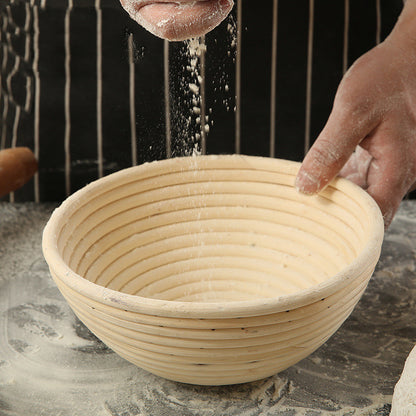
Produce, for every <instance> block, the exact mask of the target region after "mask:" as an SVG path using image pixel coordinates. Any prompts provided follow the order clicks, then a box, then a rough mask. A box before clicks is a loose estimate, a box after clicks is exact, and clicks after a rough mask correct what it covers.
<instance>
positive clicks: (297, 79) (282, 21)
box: [276, 0, 309, 160]
mask: <svg viewBox="0 0 416 416" xmlns="http://www.w3.org/2000/svg"><path fill="white" fill-rule="evenodd" d="M278 15H279V23H278V35H277V36H278V38H277V73H276V84H277V88H276V157H278V158H283V159H290V160H301V159H302V158H303V147H304V133H305V102H306V67H307V47H308V22H309V1H308V0H300V1H298V2H297V7H293V2H291V1H280V2H279V11H278Z"/></svg>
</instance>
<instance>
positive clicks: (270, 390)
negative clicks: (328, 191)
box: [0, 201, 416, 416]
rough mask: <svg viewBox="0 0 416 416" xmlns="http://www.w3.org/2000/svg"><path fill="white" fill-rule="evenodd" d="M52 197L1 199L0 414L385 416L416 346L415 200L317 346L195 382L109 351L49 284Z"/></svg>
mask: <svg viewBox="0 0 416 416" xmlns="http://www.w3.org/2000/svg"><path fill="white" fill-rule="evenodd" d="M53 208H54V206H53V205H50V204H49V205H48V204H40V205H39V204H38V205H36V204H31V203H28V204H8V203H3V204H0V265H1V266H0V415H1V416H23V415H28V414H30V415H35V416H37V415H48V416H50V415H53V416H58V415H60V416H78V415H79V416H85V415H93V416H170V415H182V416H193V415H198V416H217V415H218V416H220V415H221V416H223V415H231V416H234V415H235V416H237V415H238V416H260V415H261V416H272V415H273V416H279V415H285V416H297V415H303V416H327V415H338V416H344V415H345V416H351V415H368V416H370V415H377V416H383V415H385V416H387V415H388V414H389V412H390V403H391V398H392V397H391V396H392V394H393V388H394V385H395V384H396V382H397V380H398V379H399V377H400V373H401V371H402V369H403V365H404V362H405V360H406V357H407V355H408V354H409V352H410V350H411V349H412V347H413V345H414V344H415V343H416V319H415V318H414V317H415V316H416V257H415V254H416V202H412V201H405V202H404V203H403V204H402V207H401V209H400V211H399V213H398V215H397V216H396V218H395V220H394V222H393V224H392V226H391V227H390V229H389V231H388V232H387V234H386V236H385V241H384V245H383V251H382V255H381V259H380V262H379V264H378V267H377V269H376V272H375V274H374V276H373V278H372V280H371V282H370V284H369V287H368V289H367V290H366V292H365V294H364V296H363V298H362V299H361V301H360V302H359V304H358V306H357V307H356V309H355V310H354V312H353V313H352V315H351V316H350V318H349V319H348V320H347V321H346V322H345V323H344V325H343V326H342V327H341V328H340V329H339V330H338V332H337V333H336V334H335V335H334V336H333V337H332V338H331V339H330V340H329V341H328V342H327V343H326V344H325V345H323V346H322V347H321V348H320V349H318V350H317V351H316V352H315V353H314V354H312V355H311V356H309V357H308V358H306V359H304V360H303V361H301V362H300V363H298V364H297V365H295V366H293V367H291V368H289V369H288V370H286V371H284V372H282V373H280V374H278V375H275V376H273V377H270V378H268V379H265V380H261V381H258V382H253V383H247V384H242V385H235V386H225V387H201V386H192V385H186V384H181V383H175V382H171V381H167V380H164V379H162V378H159V377H157V376H154V375H152V374H149V373H147V372H145V371H143V370H141V369H139V368H137V367H135V366H133V365H132V364H130V363H128V362H127V361H125V360H123V359H122V358H120V357H118V356H117V355H116V354H115V353H113V352H112V351H111V350H109V349H108V348H107V347H106V346H105V345H103V344H102V343H101V342H100V341H99V340H97V339H96V338H95V337H94V336H93V335H92V334H91V333H90V332H89V331H88V330H87V329H86V328H85V327H84V326H83V324H81V323H80V322H79V321H78V320H77V318H76V317H75V316H74V314H73V313H72V312H71V310H70V309H69V307H68V306H67V304H66V302H65V301H64V300H63V298H62V297H61V295H60V293H59V292H58V290H57V289H56V287H55V284H54V283H53V281H52V279H51V278H50V276H49V272H48V269H47V266H46V263H45V261H44V260H43V257H42V252H41V233H42V229H43V226H44V225H45V223H46V221H47V219H48V218H49V215H50V214H51V212H52V210H53Z"/></svg>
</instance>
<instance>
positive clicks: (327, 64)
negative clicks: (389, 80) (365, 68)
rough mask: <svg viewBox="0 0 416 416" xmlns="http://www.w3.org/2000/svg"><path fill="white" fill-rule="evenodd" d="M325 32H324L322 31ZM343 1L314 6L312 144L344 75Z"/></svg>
mask: <svg viewBox="0 0 416 416" xmlns="http://www.w3.org/2000/svg"><path fill="white" fill-rule="evenodd" d="M323 28H325V29H324V30H322V29H323ZM343 48H344V1H335V2H334V1H331V0H323V1H322V0H321V1H316V2H315V13H314V34H313V61H312V62H313V64H312V102H311V131H310V135H311V136H310V137H311V144H312V143H313V142H314V141H315V140H316V138H317V136H318V135H319V133H320V132H321V130H322V129H323V127H324V125H325V123H326V121H327V119H328V116H329V114H330V112H331V108H332V103H333V100H334V97H335V93H336V90H337V88H338V84H339V82H340V81H341V78H342V71H343V50H344V49H343Z"/></svg>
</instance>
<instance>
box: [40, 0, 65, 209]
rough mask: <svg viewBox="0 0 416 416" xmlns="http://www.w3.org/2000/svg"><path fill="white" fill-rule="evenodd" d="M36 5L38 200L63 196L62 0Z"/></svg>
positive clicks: (62, 197) (63, 14)
mask: <svg viewBox="0 0 416 416" xmlns="http://www.w3.org/2000/svg"><path fill="white" fill-rule="evenodd" d="M59 5H60V7H58V5H56V6H55V7H47V8H45V9H41V8H40V9H39V48H40V51H39V76H40V79H41V93H40V119H41V121H40V126H39V129H40V130H39V136H40V149H39V166H40V168H39V183H40V189H39V193H40V200H41V201H43V200H50V199H51V198H53V199H54V200H62V199H64V198H65V170H64V167H65V151H64V137H65V107H64V96H65V77H64V76H63V75H62V74H63V73H64V72H65V49H64V40H65V39H64V29H63V28H64V21H65V10H66V7H65V3H63V2H62V3H61V2H60V3H59Z"/></svg>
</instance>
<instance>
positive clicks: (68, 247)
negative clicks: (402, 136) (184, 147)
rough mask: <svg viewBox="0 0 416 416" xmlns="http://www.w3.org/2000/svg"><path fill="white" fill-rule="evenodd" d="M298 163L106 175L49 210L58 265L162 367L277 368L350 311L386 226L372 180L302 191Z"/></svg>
mask: <svg viewBox="0 0 416 416" xmlns="http://www.w3.org/2000/svg"><path fill="white" fill-rule="evenodd" d="M298 169H299V164H298V163H295V162H289V161H284V160H278V159H270V158H261V157H250V156H240V155H233V156H199V157H189V158H177V159H170V160H164V161H158V162H153V163H149V164H144V165H141V166H138V167H134V168H130V169H126V170H124V171H120V172H117V173H115V174H112V175H109V176H107V177H105V178H103V179H100V180H98V181H96V182H94V183H91V184H89V185H88V186H86V187H85V188H83V189H81V190H80V191H78V192H76V193H75V194H73V195H72V196H71V197H69V198H68V199H67V200H66V201H65V202H64V203H63V204H62V205H61V206H60V207H59V208H58V209H56V210H55V211H54V213H53V214H52V216H51V218H50V220H49V222H48V224H47V226H46V227H45V230H44V234H43V252H44V255H45V258H46V261H47V262H48V264H49V268H50V271H51V274H52V276H53V278H54V280H55V282H56V284H57V286H58V287H59V289H60V291H61V292H62V294H63V296H64V297H65V298H66V300H67V301H68V303H69V305H70V306H71V307H72V309H73V310H74V312H75V313H76V315H77V316H78V317H79V318H80V319H81V321H83V322H84V323H85V325H86V326H87V327H88V328H89V329H90V330H91V331H92V332H93V333H94V334H95V335H97V336H98V337H99V338H100V339H101V340H102V341H103V342H105V343H106V344H107V345H108V346H109V347H111V348H112V349H113V350H114V351H116V352H117V353H118V354H119V355H121V356H122V357H124V358H126V359H127V360H129V361H131V362H133V363H134V364H136V365H138V366H139V367H142V368H144V369H146V370H148V371H150V372H152V373H154V374H158V375H160V376H162V377H165V378H168V379H172V380H176V381H181V382H185V383H194V384H206V385H221V384H233V383H242V382H247V381H253V380H258V379H261V378H264V377H267V376H270V375H272V374H275V373H277V372H279V371H282V370H284V369H286V368H287V367H289V366H291V365H292V364H295V363H296V362H298V361H299V360H301V359H302V358H304V357H306V356H307V355H309V354H310V353H311V352H313V351H314V350H315V349H316V348H318V347H319V346H320V345H322V344H323V343H324V342H325V341H326V340H327V339H328V338H329V337H330V336H331V335H332V334H333V333H334V332H335V331H336V330H337V329H338V328H339V326H340V325H341V324H342V323H343V322H344V320H345V319H346V318H347V317H348V315H349V314H350V313H351V311H352V310H353V308H354V306H355V305H356V303H357V302H358V300H359V298H360V297H361V295H362V293H363V291H364V290H365V288H366V286H367V283H368V280H369V279H370V277H371V274H372V272H373V270H374V267H375V265H376V263H377V261H378V258H379V255H380V248H381V243H382V239H383V220H382V216H381V213H380V211H379V209H378V207H377V205H376V204H375V202H374V201H373V200H372V199H371V198H370V197H369V196H368V194H367V193H366V192H364V191H363V190H361V189H360V188H358V187H357V186H355V185H353V184H352V183H350V182H348V181H346V180H343V179H336V180H335V181H333V182H332V183H331V184H330V185H329V186H328V187H327V188H326V189H325V190H324V191H323V192H321V193H320V194H319V195H317V196H306V195H302V194H300V193H298V192H297V191H296V190H295V188H294V185H293V184H294V179H295V176H296V173H297V171H298Z"/></svg>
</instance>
